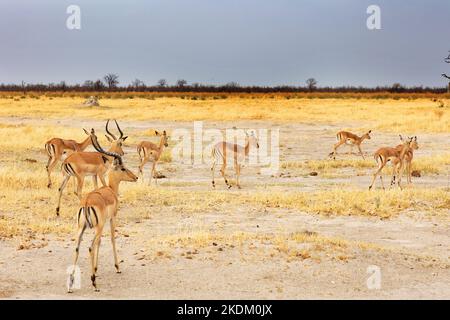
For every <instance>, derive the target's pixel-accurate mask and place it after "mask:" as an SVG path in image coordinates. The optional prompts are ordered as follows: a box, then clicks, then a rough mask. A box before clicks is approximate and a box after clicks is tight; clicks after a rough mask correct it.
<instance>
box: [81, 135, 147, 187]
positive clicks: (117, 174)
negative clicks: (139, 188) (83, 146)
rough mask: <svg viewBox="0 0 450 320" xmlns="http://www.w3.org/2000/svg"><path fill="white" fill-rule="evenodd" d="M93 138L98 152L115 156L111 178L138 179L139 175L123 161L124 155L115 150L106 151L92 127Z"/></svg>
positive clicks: (93, 143)
mask: <svg viewBox="0 0 450 320" xmlns="http://www.w3.org/2000/svg"><path fill="white" fill-rule="evenodd" d="M90 136H91V139H92V145H93V146H94V148H95V150H97V151H98V152H100V153H102V154H105V155H107V156H110V157H114V162H113V166H112V168H111V170H110V172H109V179H110V182H111V180H114V181H130V182H135V181H137V179H138V177H137V176H136V175H135V174H134V173H133V172H131V171H130V170H129V169H127V168H126V167H125V165H124V164H123V161H122V156H121V155H120V154H118V153H115V152H110V151H105V150H103V148H102V147H101V146H100V144H99V143H98V140H97V136H96V135H95V131H94V129H91V134H90Z"/></svg>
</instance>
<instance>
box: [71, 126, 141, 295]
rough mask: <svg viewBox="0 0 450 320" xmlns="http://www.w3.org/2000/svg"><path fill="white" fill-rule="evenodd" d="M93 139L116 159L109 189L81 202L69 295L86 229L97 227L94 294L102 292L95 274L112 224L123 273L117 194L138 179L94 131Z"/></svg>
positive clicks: (93, 252)
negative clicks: (103, 239) (122, 186)
mask: <svg viewBox="0 0 450 320" xmlns="http://www.w3.org/2000/svg"><path fill="white" fill-rule="evenodd" d="M91 139H92V144H93V146H94V148H95V149H96V150H97V151H98V152H99V153H100V154H102V155H104V156H105V157H109V158H113V159H114V160H113V165H112V168H111V170H110V171H109V173H108V186H103V187H101V188H99V189H96V190H94V191H92V192H90V193H88V194H87V195H85V196H84V197H83V198H82V199H81V203H80V209H79V210H78V217H77V218H78V230H77V242H76V248H75V258H74V268H73V273H72V274H71V275H70V281H69V288H68V292H72V286H73V283H74V273H75V266H76V264H77V260H78V254H79V250H80V243H81V239H82V237H83V233H84V231H85V230H86V228H87V227H89V228H94V230H95V235H94V239H93V240H92V244H91V246H90V248H89V255H90V258H91V268H92V274H91V281H92V285H93V286H94V289H95V291H99V290H98V288H97V283H96V281H95V280H96V273H97V266H98V252H99V248H100V241H101V237H102V232H103V228H104V227H105V224H106V223H107V222H108V221H109V224H110V227H111V243H112V249H113V255H114V266H115V268H116V272H117V273H120V268H119V259H118V258H117V251H116V240H115V231H116V218H117V210H118V205H119V201H118V193H119V184H120V182H121V181H131V182H135V181H137V179H138V177H137V176H135V175H134V174H133V173H132V172H131V171H130V170H128V169H127V168H125V166H124V164H123V162H122V157H121V156H120V155H119V154H117V153H114V152H107V151H104V150H103V149H102V147H101V146H100V145H99V143H98V141H97V137H96V135H95V132H94V129H92V130H91Z"/></svg>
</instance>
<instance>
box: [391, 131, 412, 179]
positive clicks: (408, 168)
mask: <svg viewBox="0 0 450 320" xmlns="http://www.w3.org/2000/svg"><path fill="white" fill-rule="evenodd" d="M400 140H401V141H403V137H402V136H400ZM402 146H403V145H402V144H399V145H398V146H396V147H395V148H396V149H397V150H401V148H402ZM417 149H419V144H418V143H417V136H415V137H414V139H413V140H412V142H411V148H410V149H409V150H408V151H407V152H406V154H405V158H404V162H405V169H406V181H407V182H408V184H411V183H412V179H411V172H412V166H411V163H412V160H413V156H414V150H417ZM392 164H393V165H394V168H395V169H396V170H394V172H393V175H392V180H391V185H393V184H394V183H395V173H396V172H399V166H400V165H401V162H400V160H399V159H398V158H397V159H394V161H393V163H392Z"/></svg>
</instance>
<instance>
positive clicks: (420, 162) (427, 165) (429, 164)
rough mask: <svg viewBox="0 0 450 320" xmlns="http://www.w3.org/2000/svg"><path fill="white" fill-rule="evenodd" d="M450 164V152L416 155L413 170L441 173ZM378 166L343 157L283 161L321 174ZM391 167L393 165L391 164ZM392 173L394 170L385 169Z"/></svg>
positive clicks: (286, 164) (294, 167) (282, 164)
mask: <svg viewBox="0 0 450 320" xmlns="http://www.w3.org/2000/svg"><path fill="white" fill-rule="evenodd" d="M448 166H450V153H443V154H438V155H432V156H423V157H417V156H416V157H415V158H414V160H413V162H412V170H419V171H420V172H421V173H425V174H439V173H443V172H447V170H448ZM376 167H377V165H376V163H375V161H374V159H372V158H369V159H366V160H363V159H343V160H340V159H338V160H307V161H285V162H283V163H281V168H282V169H298V170H307V171H317V172H320V173H321V174H330V173H335V172H336V171H337V170H339V169H344V168H353V169H375V168H376ZM389 167H391V166H390V165H389ZM385 171H386V173H391V172H392V170H391V169H388V170H385Z"/></svg>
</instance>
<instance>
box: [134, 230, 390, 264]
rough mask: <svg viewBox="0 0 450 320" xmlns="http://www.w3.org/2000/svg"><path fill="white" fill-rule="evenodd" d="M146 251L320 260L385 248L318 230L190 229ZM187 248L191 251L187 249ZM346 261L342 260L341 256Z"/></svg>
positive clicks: (154, 242)
mask: <svg viewBox="0 0 450 320" xmlns="http://www.w3.org/2000/svg"><path fill="white" fill-rule="evenodd" d="M145 247H146V250H145V251H144V252H143V253H141V254H142V255H144V256H145V257H146V258H149V257H155V258H158V257H161V256H162V257H171V256H172V254H175V253H176V249H177V248H182V249H183V251H182V252H181V256H184V257H186V258H188V259H190V258H192V257H193V255H197V254H199V253H201V252H202V251H204V250H211V249H215V250H220V251H222V250H227V249H230V248H234V247H238V249H239V250H240V252H245V255H244V256H245V258H249V257H250V256H251V255H252V254H254V255H256V256H257V258H258V259H259V260H260V259H263V258H264V256H266V257H274V256H279V254H282V255H284V256H286V257H287V258H288V260H289V261H290V260H291V259H302V260H304V259H309V258H312V259H316V260H317V259H320V258H319V255H320V254H321V253H323V252H326V253H328V254H330V253H331V254H333V255H335V256H336V258H338V257H344V256H345V257H348V256H347V255H345V253H347V252H348V251H351V250H355V249H356V250H358V249H360V250H383V248H382V247H380V246H378V245H376V244H373V243H367V242H362V241H350V240H346V239H343V238H338V237H327V236H323V235H319V234H317V233H315V232H309V231H302V232H293V233H287V232H283V231H279V232H277V233H262V232H260V233H255V232H233V233H228V234H225V233H219V232H210V231H208V230H188V231H179V230H177V232H176V233H172V234H167V235H159V236H158V237H155V238H152V239H149V240H148V241H146V245H145ZM186 250H187V251H186ZM341 260H342V259H341Z"/></svg>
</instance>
